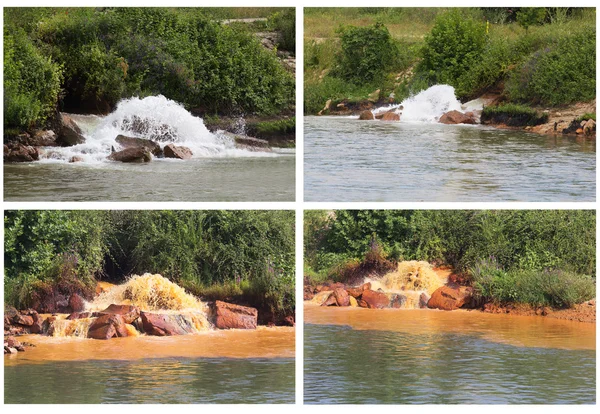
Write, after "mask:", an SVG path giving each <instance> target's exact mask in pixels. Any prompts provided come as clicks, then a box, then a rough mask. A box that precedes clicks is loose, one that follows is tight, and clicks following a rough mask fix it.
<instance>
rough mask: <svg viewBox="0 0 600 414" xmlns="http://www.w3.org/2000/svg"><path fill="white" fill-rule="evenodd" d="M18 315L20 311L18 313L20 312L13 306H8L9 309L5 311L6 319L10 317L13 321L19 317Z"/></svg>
mask: <svg viewBox="0 0 600 414" xmlns="http://www.w3.org/2000/svg"><path fill="white" fill-rule="evenodd" d="M18 313H19V311H18V310H17V309H16V308H15V307H13V306H7V307H6V308H5V309H4V317H5V318H7V317H8V318H10V319H12V318H14V317H15V316H17V315H18Z"/></svg>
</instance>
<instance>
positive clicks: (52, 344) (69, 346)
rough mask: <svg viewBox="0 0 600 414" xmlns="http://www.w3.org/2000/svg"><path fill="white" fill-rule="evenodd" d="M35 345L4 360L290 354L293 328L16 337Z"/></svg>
mask: <svg viewBox="0 0 600 414" xmlns="http://www.w3.org/2000/svg"><path fill="white" fill-rule="evenodd" d="M18 339H19V340H20V341H21V342H23V341H27V342H31V343H33V344H35V345H36V347H27V348H26V351H25V352H19V353H18V354H13V355H7V356H5V358H4V364H5V365H6V366H10V365H20V364H34V363H43V362H50V361H83V360H137V359H143V358H168V357H189V358H194V357H198V358H200V357H204V358H217V357H222V358H293V357H294V355H295V352H294V345H295V329H294V328H290V327H276V328H266V327H259V328H258V329H256V330H239V329H232V330H215V331H207V332H202V333H198V334H192V335H182V336H170V337H157V336H144V335H142V336H138V337H127V338H113V339H110V340H107V341H102V340H95V339H81V338H54V337H48V336H42V335H25V336H21V337H19V338H18Z"/></svg>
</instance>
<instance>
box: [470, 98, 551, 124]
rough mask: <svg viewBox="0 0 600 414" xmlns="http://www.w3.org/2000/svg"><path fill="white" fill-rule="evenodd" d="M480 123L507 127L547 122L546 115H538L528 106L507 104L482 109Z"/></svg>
mask: <svg viewBox="0 0 600 414" xmlns="http://www.w3.org/2000/svg"><path fill="white" fill-rule="evenodd" d="M481 122H482V123H493V124H506V125H508V126H526V125H531V126H533V125H539V124H543V123H545V122H548V114H547V113H544V114H539V113H538V112H537V111H536V110H535V109H532V108H529V107H528V106H524V105H518V104H510V103H509V104H503V105H497V106H488V107H485V108H483V111H482V112H481Z"/></svg>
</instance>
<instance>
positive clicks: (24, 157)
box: [4, 144, 40, 162]
mask: <svg viewBox="0 0 600 414" xmlns="http://www.w3.org/2000/svg"><path fill="white" fill-rule="evenodd" d="M7 148H8V153H7V152H6V151H4V160H5V161H7V162H33V161H37V160H39V159H40V152H39V150H38V149H37V148H36V147H32V146H30V145H23V144H12V145H9V146H8V147H7Z"/></svg>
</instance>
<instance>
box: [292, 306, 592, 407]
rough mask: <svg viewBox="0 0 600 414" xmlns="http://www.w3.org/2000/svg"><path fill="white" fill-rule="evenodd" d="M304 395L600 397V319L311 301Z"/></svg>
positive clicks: (376, 399)
mask: <svg viewBox="0 0 600 414" xmlns="http://www.w3.org/2000/svg"><path fill="white" fill-rule="evenodd" d="M304 319H305V325H304V401H305V403H307V404H594V403H595V401H596V374H595V373H596V356H595V349H596V341H595V338H596V337H595V329H596V326H595V324H589V323H582V322H571V321H563V320H557V319H550V318H544V317H527V316H512V315H496V314H484V313H481V312H478V311H471V312H469V311H453V312H444V311H436V310H393V309H389V310H388V309H383V310H373V309H362V308H327V307H318V306H314V305H306V306H305V316H304Z"/></svg>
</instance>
